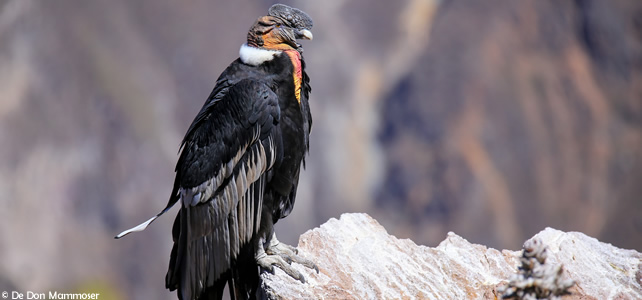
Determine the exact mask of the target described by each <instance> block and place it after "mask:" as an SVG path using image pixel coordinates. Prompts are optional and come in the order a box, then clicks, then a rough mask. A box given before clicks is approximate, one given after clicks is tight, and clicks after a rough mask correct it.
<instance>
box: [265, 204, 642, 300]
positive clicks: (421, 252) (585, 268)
mask: <svg viewBox="0 0 642 300" xmlns="http://www.w3.org/2000/svg"><path fill="white" fill-rule="evenodd" d="M532 239H539V240H541V241H542V242H543V243H544V244H545V246H547V247H548V249H547V255H548V259H547V260H546V264H560V263H561V264H563V273H564V276H565V277H566V278H568V279H571V280H574V281H575V282H576V285H575V286H574V287H573V288H571V292H572V294H571V295H570V296H567V297H564V299H642V281H641V280H642V269H641V267H642V253H639V252H637V251H634V250H624V249H619V248H617V247H614V246H612V245H610V244H606V243H602V242H600V241H598V240H596V239H594V238H591V237H588V236H586V235H584V234H582V233H579V232H568V233H567V232H562V231H559V230H555V229H552V228H546V229H545V230H543V231H542V232H540V233H538V234H537V235H535V236H534V237H533V238H532ZM298 249H299V254H300V255H302V256H304V257H306V258H309V259H312V260H314V261H315V262H316V263H317V265H318V267H319V270H320V272H319V274H316V273H315V272H314V271H312V270H310V269H307V268H305V267H303V266H300V265H296V264H295V268H296V269H297V270H298V271H299V272H302V274H304V275H305V277H306V283H305V284H301V283H300V282H298V281H295V280H294V279H292V278H290V277H289V276H287V275H286V274H285V273H284V272H283V271H281V270H280V269H276V271H275V274H270V273H267V272H264V273H263V274H261V279H262V283H261V285H262V289H263V291H262V292H263V293H264V296H266V297H267V298H270V299H310V298H313V299H496V298H500V297H501V293H499V292H498V288H501V287H505V286H506V285H507V284H508V282H509V279H510V278H511V277H513V275H514V274H515V273H516V272H517V266H518V265H519V257H521V254H522V251H509V250H502V251H501V252H500V251H498V250H495V249H492V248H487V247H485V246H483V245H477V244H471V243H469V242H468V241H466V240H465V239H464V238H462V237H460V236H458V235H456V234H454V233H452V232H451V233H448V236H447V238H446V239H445V240H444V241H442V242H441V243H440V244H439V246H437V247H435V248H430V247H426V246H421V245H416V244H415V243H414V242H413V241H411V240H408V239H397V238H396V237H394V236H392V235H389V234H388V233H387V232H386V230H385V229H384V228H383V227H382V226H381V225H379V223H377V221H376V220H374V219H372V218H371V217H370V216H368V215H366V214H343V215H342V216H341V218H340V219H339V220H337V219H334V218H333V219H330V220H329V221H328V222H326V223H325V224H323V225H321V227H319V228H315V229H313V230H310V231H308V232H306V233H304V234H303V235H302V236H301V237H300V239H299V245H298Z"/></svg>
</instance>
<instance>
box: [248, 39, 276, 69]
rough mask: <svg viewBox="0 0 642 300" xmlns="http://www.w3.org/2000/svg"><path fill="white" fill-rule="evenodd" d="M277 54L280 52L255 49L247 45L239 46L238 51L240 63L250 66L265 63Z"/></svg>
mask: <svg viewBox="0 0 642 300" xmlns="http://www.w3.org/2000/svg"><path fill="white" fill-rule="evenodd" d="M279 53H281V51H277V50H268V49H261V48H256V47H252V46H248V45H247V43H246V44H243V45H241V49H240V50H239V56H240V57H241V61H242V62H243V63H246V64H248V65H252V66H258V65H260V64H262V63H264V62H266V61H270V60H272V59H274V56H275V55H277V54H279Z"/></svg>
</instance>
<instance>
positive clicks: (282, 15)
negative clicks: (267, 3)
mask: <svg viewBox="0 0 642 300" xmlns="http://www.w3.org/2000/svg"><path fill="white" fill-rule="evenodd" d="M268 15H269V16H272V17H276V18H279V19H281V20H283V21H284V22H285V23H286V24H288V25H289V26H290V27H292V28H296V29H308V30H310V29H312V25H313V23H312V18H310V16H308V14H306V13H305V12H303V11H302V10H300V9H297V8H293V7H289V6H287V5H284V4H274V5H272V7H270V9H269V10H268Z"/></svg>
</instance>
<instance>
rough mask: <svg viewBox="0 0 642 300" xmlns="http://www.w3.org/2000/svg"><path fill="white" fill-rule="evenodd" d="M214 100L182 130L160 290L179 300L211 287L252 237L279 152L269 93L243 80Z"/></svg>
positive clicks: (273, 101)
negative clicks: (177, 203) (174, 212)
mask: <svg viewBox="0 0 642 300" xmlns="http://www.w3.org/2000/svg"><path fill="white" fill-rule="evenodd" d="M218 95H219V96H221V99H217V100H216V101H215V103H213V104H211V105H208V104H206V105H205V106H204V107H203V110H208V111H207V112H203V111H201V113H199V115H198V116H197V119H195V121H194V122H195V123H197V122H198V124H197V125H194V124H192V126H191V127H190V129H189V130H188V133H187V136H186V138H185V139H184V141H183V149H182V151H181V156H180V158H179V163H178V165H177V168H176V172H177V180H179V184H178V192H177V194H178V195H179V197H180V199H181V201H182V203H183V205H182V207H181V212H180V213H179V216H178V217H177V221H176V222H177V223H178V224H180V228H179V229H178V230H174V235H175V236H174V249H173V250H172V257H171V259H170V268H169V271H168V274H167V282H166V285H167V287H168V288H170V289H171V290H173V289H176V288H180V291H179V295H180V297H181V298H182V299H192V298H194V297H195V295H200V294H201V293H202V291H204V289H206V288H207V287H209V286H212V285H213V284H214V282H215V281H216V280H218V279H219V277H220V276H222V274H224V273H225V272H227V271H228V270H229V269H230V267H231V264H232V263H233V261H234V259H235V258H236V256H237V255H238V254H239V252H240V251H241V248H242V247H243V246H244V245H245V244H246V243H248V242H249V241H250V240H251V239H252V236H253V234H254V233H256V231H257V230H258V224H260V220H261V206H262V202H263V199H262V198H263V190H264V188H265V182H266V178H267V171H268V170H269V169H270V168H271V167H272V166H273V165H274V163H275V161H276V160H277V159H278V156H277V153H279V152H280V151H279V150H278V149H276V148H275V146H276V145H280V143H275V142H274V140H275V139H278V138H280V134H279V132H278V130H279V128H278V126H275V125H276V123H277V122H278V120H279V107H278V99H277V96H276V95H275V94H274V93H273V92H272V90H271V89H270V88H269V87H268V86H266V85H265V84H263V83H261V82H257V81H253V80H241V81H239V82H238V83H236V84H234V85H232V86H231V87H229V88H228V89H227V90H226V93H221V92H219V93H218ZM221 141H222V142H221ZM183 219H184V220H183ZM176 235H178V236H176Z"/></svg>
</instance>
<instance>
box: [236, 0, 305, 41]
mask: <svg viewBox="0 0 642 300" xmlns="http://www.w3.org/2000/svg"><path fill="white" fill-rule="evenodd" d="M310 29H312V19H311V18H310V16H308V14H306V13H305V12H303V11H302V10H299V9H296V8H292V7H289V6H287V5H283V4H275V5H273V6H272V7H270V9H269V10H268V15H267V16H263V17H260V18H259V19H258V20H256V22H255V23H254V25H253V26H252V28H250V31H249V32H248V34H247V45H248V46H251V47H255V48H259V49H265V50H273V51H284V50H292V49H294V50H297V51H299V52H303V48H301V45H300V44H299V43H297V40H298V39H304V40H311V39H312V32H310Z"/></svg>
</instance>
